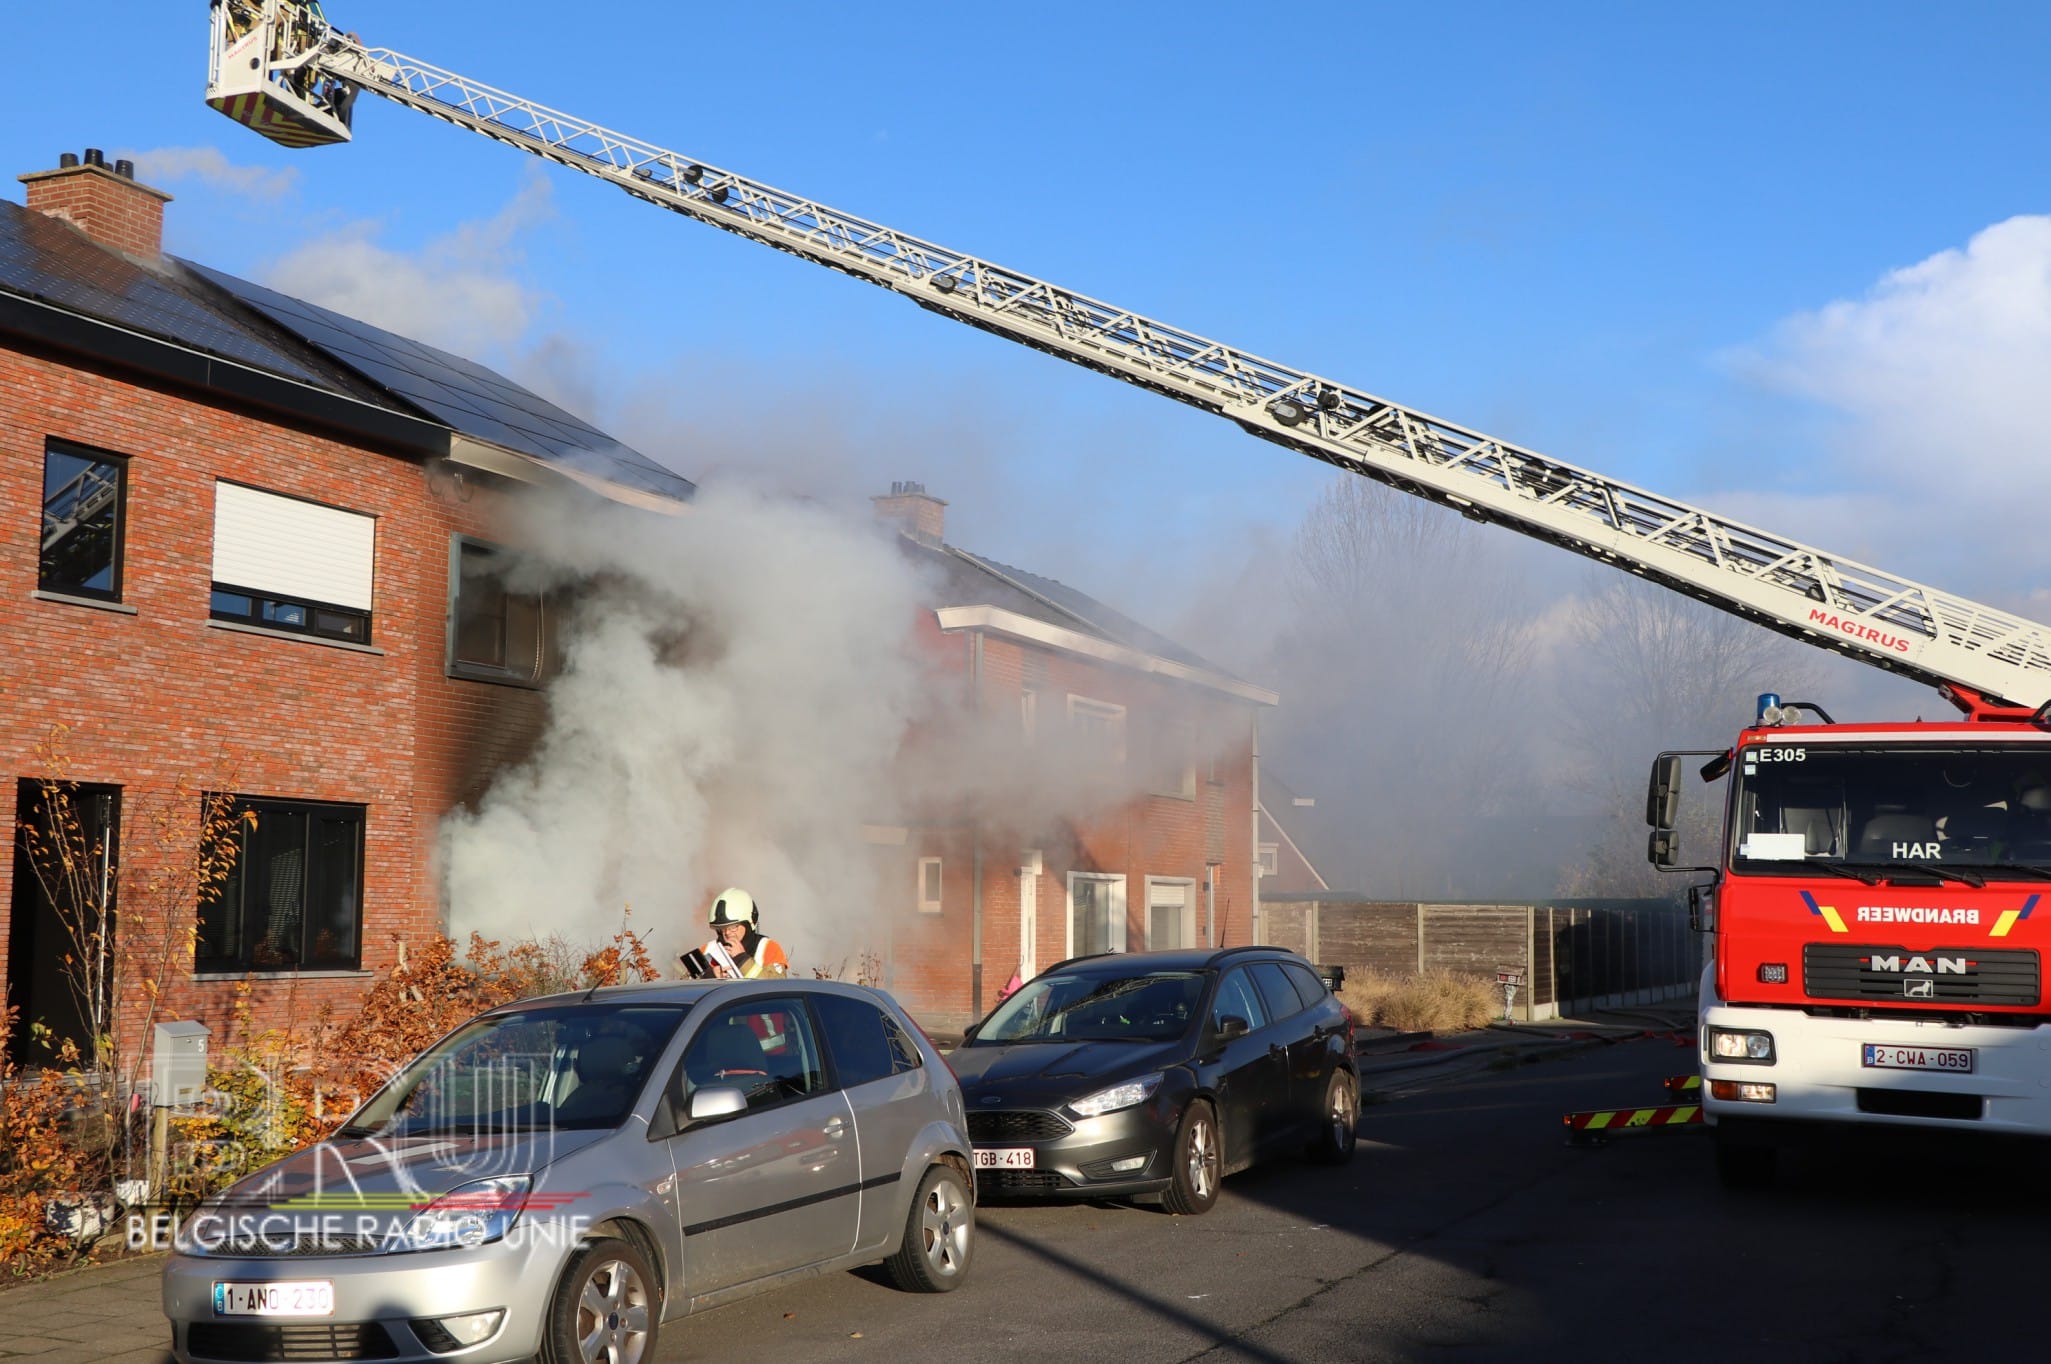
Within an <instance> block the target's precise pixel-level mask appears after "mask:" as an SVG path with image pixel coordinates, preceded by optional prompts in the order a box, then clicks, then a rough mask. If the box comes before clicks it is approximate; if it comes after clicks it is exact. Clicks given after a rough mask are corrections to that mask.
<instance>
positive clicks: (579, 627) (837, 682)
mask: <svg viewBox="0 0 2051 1364" xmlns="http://www.w3.org/2000/svg"><path fill="white" fill-rule="evenodd" d="M531 522H532V523H531V524H530V525H528V526H527V527H525V528H524V530H523V531H522V533H521V537H520V538H521V540H522V541H523V542H525V543H528V544H530V545H531V546H532V547H533V549H534V551H535V554H536V557H537V558H538V559H540V560H543V561H545V562H546V563H548V564H549V565H551V566H553V568H554V569H555V570H556V571H557V572H558V573H559V574H560V575H561V577H562V579H563V580H564V581H566V582H573V583H577V584H580V586H579V588H578V589H577V590H578V591H579V593H580V594H581V595H580V598H579V602H578V605H577V608H576V610H575V612H574V614H573V617H572V619H573V626H572V628H571V630H570V633H569V635H568V637H567V639H566V640H565V645H566V648H565V654H566V658H565V666H564V669H563V672H562V674H561V676H560V677H559V678H558V679H557V680H556V681H555V682H554V684H553V685H552V686H551V687H550V689H549V693H548V701H549V720H548V724H547V728H546V731H545V733H544V734H543V736H542V738H541V739H540V741H539V744H538V746H537V748H536V749H535V751H534V753H533V754H532V756H531V757H530V758H529V760H528V761H526V762H525V763H523V764H522V765H520V766H519V767H517V768H515V769H513V770H511V771H509V772H507V773H505V774H504V775H502V776H501V777H500V778H499V779H498V781H497V782H496V783H495V784H494V785H493V787H492V788H491V790H490V792H489V793H488V794H487V796H486V798H485V799H484V801H483V802H482V805H481V806H480V808H479V809H478V810H477V811H475V812H474V813H461V814H458V815H455V816H453V817H451V818H450V819H449V820H448V821H447V822H446V824H445V825H444V829H443V838H442V857H443V868H444V873H445V877H446V885H447V893H448V896H449V904H450V926H451V929H452V931H453V932H455V933H456V934H457V936H458V937H459V938H460V937H464V936H467V934H468V933H469V932H470V931H471V930H473V929H474V930H477V931H480V932H483V933H485V934H486V936H488V937H497V938H509V937H534V938H541V939H546V938H550V937H560V938H563V939H565V940H568V941H571V942H574V943H580V944H583V943H596V942H599V941H602V940H604V939H606V938H609V937H610V936H611V935H612V934H613V933H614V932H615V931H616V930H617V929H618V928H619V927H620V924H621V921H622V912H623V910H624V909H625V908H627V907H629V906H631V907H632V910H633V923H634V925H635V927H636V928H637V929H639V930H641V931H643V932H646V933H648V934H649V935H650V937H651V939H652V940H653V942H654V945H655V946H656V947H657V948H658V949H660V952H661V953H662V954H664V956H663V958H662V959H663V960H670V959H673V955H674V953H675V952H676V951H678V950H681V948H683V947H685V946H689V945H691V944H692V942H693V941H695V939H696V937H697V936H699V935H701V934H702V932H703V926H704V925H703V915H704V906H705V902H706V899H707V896H708V895H709V893H710V892H711V891H714V890H717V889H718V888H719V887H720V886H722V885H726V884H737V885H742V886H745V887H747V888H748V889H749V890H750V891H751V892H753V893H754V894H755V895H756V896H757V898H758V899H759V900H760V902H761V903H762V905H763V907H764V913H765V916H766V918H765V927H767V928H770V929H772V930H773V931H774V932H775V934H776V935H777V936H779V937H782V938H784V939H786V940H787V941H790V940H796V941H802V942H803V943H804V945H805V947H806V949H807V950H806V952H805V954H804V955H805V956H806V957H808V958H810V959H813V960H818V961H825V960H829V959H831V958H833V957H835V955H836V954H838V953H844V952H847V951H851V950H860V949H861V948H863V947H866V946H868V945H869V942H868V939H867V937H866V934H867V928H868V926H867V925H866V924H864V923H862V922H859V919H860V915H859V914H855V915H851V914H850V910H851V909H853V908H854V907H856V906H859V905H861V904H863V903H865V902H866V901H867V900H868V898H869V889H870V887H869V884H868V876H869V867H870V865H871V861H870V856H869V850H868V849H866V848H865V847H864V845H863V841H862V826H863V825H864V824H870V823H883V824H887V823H890V822H892V821H893V819H894V814H893V808H894V789H893V783H892V781H891V772H892V764H893V760H894V758H895V756H896V753H897V750H898V746H899V743H900V741H901V739H902V737H903V734H904V731H905V727H906V724H907V722H908V721H909V720H910V718H911V717H912V714H913V710H914V707H915V703H916V698H917V697H918V696H919V694H920V691H921V673H922V668H921V664H920V663H919V661H918V659H917V658H916V657H915V656H914V653H913V651H912V640H913V637H914V636H913V633H912V626H913V623H914V619H915V613H916V611H917V609H918V607H919V604H920V595H921V594H920V587H919V582H918V579H917V576H916V575H915V573H914V572H913V571H912V569H911V567H910V566H909V564H908V563H907V561H906V560H905V559H904V558H903V556H902V555H901V554H899V552H898V551H897V549H896V548H895V547H894V546H893V545H892V544H890V543H888V541H887V538H886V537H885V536H883V535H881V534H879V533H877V531H876V529H875V528H874V527H872V526H869V525H866V524H859V523H854V522H850V521H847V520H844V519H839V518H836V517H835V516H834V515H832V514H830V513H828V512H826V511H825V510H823V509H820V508H817V507H814V506H807V505H801V504H796V503H792V502H777V501H769V500H765V499H762V498H759V497H757V496H754V495H752V494H748V493H744V492H738V491H733V490H721V489H706V490H703V491H702V493H701V496H700V497H699V499H698V501H697V502H696V503H695V505H694V506H693V508H692V509H691V510H690V511H688V512H686V513H684V514H683V515H681V516H677V517H673V518H664V517H659V516H654V515H650V514H647V513H638V512H633V511H628V510H624V509H620V508H614V507H606V508H602V509H600V510H598V511H596V512H594V511H592V510H591V509H590V508H588V507H583V508H579V509H577V510H576V511H575V512H571V511H569V510H567V509H565V508H562V507H554V508H548V509H545V511H544V513H543V514H540V515H536V516H534V517H532V518H531ZM851 919H852V920H854V921H851Z"/></svg>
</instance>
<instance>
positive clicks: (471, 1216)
mask: <svg viewBox="0 0 2051 1364" xmlns="http://www.w3.org/2000/svg"><path fill="white" fill-rule="evenodd" d="M533 1182H534V1181H533V1179H532V1178H531V1177H530V1176H527V1175H504V1176H501V1177H499V1178H497V1179H480V1180H476V1181H474V1182H472V1183H469V1184H464V1185H462V1186H460V1187H458V1188H454V1189H451V1190H449V1191H448V1192H447V1193H445V1194H443V1195H442V1196H441V1197H440V1198H437V1199H435V1200H434V1202H432V1203H430V1204H428V1205H427V1206H426V1207H425V1208H422V1209H421V1210H420V1211H419V1212H418V1213H416V1214H414V1217H413V1220H412V1221H411V1222H409V1223H407V1224H406V1229H405V1230H404V1231H402V1232H401V1233H399V1235H398V1236H397V1237H395V1238H394V1239H393V1240H392V1242H391V1244H390V1245H389V1246H388V1247H387V1249H389V1250H395V1251H402V1250H457V1249H468V1248H469V1247H471V1246H481V1245H487V1244H489V1243H490V1242H493V1241H496V1240H498V1239H500V1238H501V1237H503V1236H504V1235H505V1234H506V1233H507V1232H509V1231H511V1230H512V1229H513V1223H515V1222H517V1221H519V1220H520V1209H521V1208H522V1207H523V1206H524V1205H525V1203H526V1199H527V1190H528V1188H529V1187H530V1186H531V1185H532V1184H533Z"/></svg>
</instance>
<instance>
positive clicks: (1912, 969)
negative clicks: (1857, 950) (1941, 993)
mask: <svg viewBox="0 0 2051 1364" xmlns="http://www.w3.org/2000/svg"><path fill="white" fill-rule="evenodd" d="M1866 960H1867V964H1868V965H1869V966H1871V967H1872V969H1873V970H1875V971H1894V972H1898V973H1899V974H1901V975H1905V976H1928V975H1939V976H1962V975H1964V974H1965V973H1966V959H1965V958H1964V957H1882V956H1878V955H1875V956H1872V957H1868V958H1867V959H1866ZM1933 962H1934V963H1936V964H1935V965H1932V964H1931V963H1933Z"/></svg>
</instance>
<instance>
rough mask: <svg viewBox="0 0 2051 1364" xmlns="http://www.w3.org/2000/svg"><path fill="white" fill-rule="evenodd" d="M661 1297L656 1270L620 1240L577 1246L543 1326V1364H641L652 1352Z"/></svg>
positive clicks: (603, 1238)
mask: <svg viewBox="0 0 2051 1364" xmlns="http://www.w3.org/2000/svg"><path fill="white" fill-rule="evenodd" d="M661 1316H662V1298H661V1294H660V1292H659V1290H658V1289H657V1288H656V1285H655V1271H654V1270H652V1269H650V1268H649V1267H648V1261H647V1259H646V1258H644V1257H643V1256H642V1254H641V1252H640V1251H638V1250H636V1249H634V1247H632V1246H630V1245H628V1244H627V1243H626V1242H625V1241H619V1240H615V1239H613V1238H611V1237H601V1238H599V1239H598V1240H596V1241H591V1242H588V1243H586V1244H584V1245H581V1246H579V1247H577V1251H576V1253H575V1254H573V1255H572V1256H570V1263H569V1265H568V1266H567V1267H565V1268H564V1270H563V1278H562V1282H561V1283H559V1284H557V1285H556V1290H555V1297H554V1298H553V1299H552V1300H551V1301H550V1303H549V1308H548V1319H547V1321H545V1322H544V1323H543V1325H542V1332H543V1334H542V1341H541V1358H542V1360H543V1361H545V1364H598V1361H601V1360H603V1361H606V1362H607V1364H612V1361H615V1360H617V1361H619V1364H641V1361H642V1360H645V1359H649V1358H652V1357H653V1355H654V1353H655V1329H656V1326H657V1325H658V1322H659V1318H660V1317H661Z"/></svg>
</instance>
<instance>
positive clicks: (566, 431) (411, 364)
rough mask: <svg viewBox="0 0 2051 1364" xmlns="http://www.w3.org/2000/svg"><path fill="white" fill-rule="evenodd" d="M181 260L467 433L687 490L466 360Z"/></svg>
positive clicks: (635, 482)
mask: <svg viewBox="0 0 2051 1364" xmlns="http://www.w3.org/2000/svg"><path fill="white" fill-rule="evenodd" d="M188 264H189V262H188ZM190 268H191V269H193V270H194V271H196V272H197V273H199V274H200V275H202V276H204V277H205V278H206V279H207V280H209V281H210V282H212V283H213V284H215V285H217V286H219V287H220V288H222V289H224V290H226V291H227V292H228V293H230V294H232V295H233V296H234V297H235V298H237V299H239V300H241V301H242V302H243V303H245V304H247V305H248V306H250V307H251V308H254V309H256V310H257V311H258V312H259V313H261V314H263V315H264V316H265V317H267V318H269V319H271V320H272V321H273V322H275V323H277V324H278V325H279V326H281V327H283V328H285V329H286V330H288V331H290V332H292V333H294V334H295V335H298V336H300V337H303V338H304V339H305V340H306V341H307V342H309V343H310V344H312V345H314V346H317V347H318V348H320V349H321V350H323V351H325V352H327V353H328V354H330V355H332V356H334V357H336V358H337V359H339V360H341V361H343V362H344V363H346V364H348V365H349V366H350V367H351V368H353V369H355V370H356V371H358V372H359V373H361V374H362V375H363V376H364V377H366V378H368V379H370V380H372V381H374V382H375V383H377V384H379V385H380V386H382V387H384V388H385V389H387V390H389V391H390V392H392V393H395V394H397V395H399V396H400V397H403V398H404V399H406V400H407V401H408V402H409V403H412V404H413V405H414V406H416V407H418V408H420V409H421V410H422V411H424V412H427V413H428V414H430V415H431V416H433V417H435V418H436V419H437V420H439V421H442V422H445V423H447V424H448V425H449V426H450V427H451V428H453V429H454V430H457V431H460V432H462V433H463V434H464V435H466V436H469V437H471V438H473V439H476V440H483V441H490V442H491V443H493V444H495V445H502V446H505V447H506V448H507V449H511V450H518V451H520V452H522V453H524V454H529V455H533V456H534V457H535V458H537V459H540V460H543V461H545V462H547V463H550V464H554V465H558V466H561V467H565V468H575V469H581V470H585V471H588V472H591V473H595V474H598V475H600V476H602V477H604V478H607V479H610V480H612V481H614V482H616V483H621V484H624V485H626V486H628V487H631V488H638V489H641V490H643V491H645V492H653V493H659V494H661V495H663V496H666V497H676V498H686V497H689V496H690V495H691V494H692V493H693V492H694V491H695V488H694V486H693V485H692V483H691V481H690V480H689V479H687V478H685V477H683V476H682V475H681V474H675V473H672V472H670V471H669V470H668V469H665V468H663V467H662V466H661V465H659V464H657V463H656V462H655V461H653V460H651V459H649V458H648V457H647V456H646V455H643V454H641V453H640V452H639V451H637V450H633V449H630V448H628V447H627V446H624V445H622V444H620V443H619V442H618V441H616V440H614V439H613V438H612V437H611V436H608V435H606V434H605V433H604V432H603V431H600V430H599V429H598V428H596V427H594V426H592V425H591V424H590V423H588V422H585V421H583V420H581V419H579V418H578V417H576V416H574V415H572V414H571V413H569V412H566V411H564V410H563V409H562V408H560V407H557V406H556V405H555V404H554V403H551V402H549V401H548V400H547V399H546V398H543V397H542V396H540V395H539V394H537V393H532V392H529V391H528V390H527V389H524V388H521V387H520V386H519V385H518V384H515V383H513V382H512V381H510V380H508V379H506V378H505V377H504V376H503V375H500V374H497V373H495V372H494V371H492V370H489V369H487V368H485V367H484V366H483V365H480V364H478V363H476V362H475V361H472V360H466V359H464V358H463V357H462V356H459V355H451V354H450V353H449V352H447V351H443V350H437V349H435V348H434V347H432V346H429V345H426V344H424V343H422V342H419V341H415V340H413V339H411V338H409V337H404V336H399V335H397V334H395V333H393V332H388V331H386V330H384V329H383V328H381V327H373V326H371V325H370V324H369V323H367V322H359V321H357V320H356V319H355V318H352V317H345V316H343V315H342V314H340V313H337V312H334V311H332V310H330V309H327V308H322V307H320V306H318V305H316V304H312V303H308V302H306V301H305V300H304V299H297V298H291V297H289V296H287V295H285V294H281V293H278V292H277V291H276V290H273V289H266V288H264V287H263V286H262V285H259V284H252V283H250V282H249V281H248V280H243V279H237V278H235V277H234V276H233V275H225V274H222V273H221V272H219V271H217V270H209V269H207V268H206V267H205V266H203V265H192V266H190Z"/></svg>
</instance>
